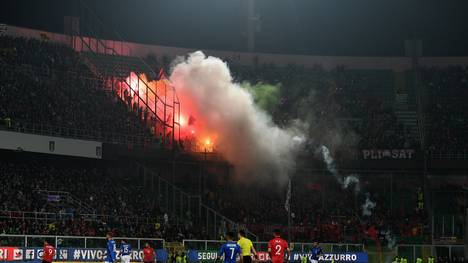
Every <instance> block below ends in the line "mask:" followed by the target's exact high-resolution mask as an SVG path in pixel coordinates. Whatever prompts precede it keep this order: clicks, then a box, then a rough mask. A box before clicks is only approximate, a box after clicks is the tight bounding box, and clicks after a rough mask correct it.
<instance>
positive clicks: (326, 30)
mask: <svg viewBox="0 0 468 263" xmlns="http://www.w3.org/2000/svg"><path fill="white" fill-rule="evenodd" d="M83 1H84V2H85V3H86V4H87V5H88V6H89V7H90V8H91V9H93V10H94V11H95V13H96V14H97V16H98V17H100V19H101V20H102V21H103V22H104V23H105V24H106V25H107V27H108V28H109V29H110V28H112V29H115V30H117V31H118V32H120V33H121V35H122V36H123V37H124V39H126V40H129V41H135V42H144V43H153V44H160V45H167V46H179V47H191V48H199V49H229V50H245V49H246V44H245V43H246V40H245V28H244V19H245V8H243V5H242V4H241V2H242V1H245V0H132V1H130V0H126V1H124V0H83ZM255 5H256V13H257V14H258V15H259V16H260V17H261V23H260V26H259V27H260V28H259V29H260V31H259V32H257V35H256V50H257V51H260V52H274V53H303V54H320V55H371V56H373V55H384V56H392V55H402V54H404V49H403V41H404V40H405V39H410V38H418V39H422V40H423V50H424V54H425V55H468V19H467V15H466V14H467V13H468V1H455V0H454V1H436V0H430V1H420V0H414V1H413V0H392V1H383V0H255ZM79 6H80V4H79V1H77V0H41V1H38V0H2V8H1V9H0V16H1V19H0V22H3V23H9V24H13V25H21V26H27V27H33V28H40V29H43V30H50V31H55V32H63V16H64V15H75V16H76V15H78V14H79V13H80V12H79V11H78V10H79Z"/></svg>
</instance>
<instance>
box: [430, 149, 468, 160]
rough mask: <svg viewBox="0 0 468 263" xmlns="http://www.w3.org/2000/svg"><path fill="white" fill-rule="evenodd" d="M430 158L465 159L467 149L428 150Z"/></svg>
mask: <svg viewBox="0 0 468 263" xmlns="http://www.w3.org/2000/svg"><path fill="white" fill-rule="evenodd" d="M430 156H431V159H436V160H467V159H468V150H460V151H454V152H436V151H432V152H430Z"/></svg>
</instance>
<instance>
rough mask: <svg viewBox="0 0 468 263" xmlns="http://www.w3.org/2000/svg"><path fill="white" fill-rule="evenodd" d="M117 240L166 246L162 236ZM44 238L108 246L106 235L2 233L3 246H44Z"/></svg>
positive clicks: (56, 243)
mask: <svg viewBox="0 0 468 263" xmlns="http://www.w3.org/2000/svg"><path fill="white" fill-rule="evenodd" d="M114 239H115V240H116V241H119V240H122V239H124V240H125V241H126V242H127V243H130V244H131V245H132V246H133V247H135V248H137V249H142V248H143V247H144V245H145V243H146V242H148V243H150V244H151V245H152V247H153V248H157V249H160V248H164V243H165V241H164V239H161V238H134V237H114ZM44 240H47V241H48V242H52V244H54V246H55V247H57V248H68V247H70V248H71V247H73V248H104V247H105V246H106V238H105V237H91V236H51V235H8V234H1V235H0V244H1V245H2V246H18V247H42V246H43V245H44Z"/></svg>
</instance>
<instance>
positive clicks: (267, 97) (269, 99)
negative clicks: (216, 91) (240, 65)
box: [242, 82, 281, 115]
mask: <svg viewBox="0 0 468 263" xmlns="http://www.w3.org/2000/svg"><path fill="white" fill-rule="evenodd" d="M242 87H243V88H245V89H246V90H247V91H248V92H249V93H250V94H252V96H253V98H254V102H255V104H257V106H258V107H260V108H261V109H263V110H264V111H266V112H268V113H269V114H270V115H273V114H274V113H275V111H276V110H277V108H278V105H279V103H280V89H281V86H280V85H279V84H277V85H271V84H265V83H261V82H260V83H257V84H255V85H252V84H250V83H248V82H244V83H242Z"/></svg>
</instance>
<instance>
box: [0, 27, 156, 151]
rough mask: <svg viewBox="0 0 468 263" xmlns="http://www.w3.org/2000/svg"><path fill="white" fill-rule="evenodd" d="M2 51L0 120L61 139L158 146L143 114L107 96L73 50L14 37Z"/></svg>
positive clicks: (0, 42)
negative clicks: (44, 132) (45, 132)
mask: <svg viewBox="0 0 468 263" xmlns="http://www.w3.org/2000/svg"><path fill="white" fill-rule="evenodd" d="M0 46H1V50H2V58H3V60H4V63H3V64H1V65H0V66H1V67H2V81H1V84H0V92H1V94H2V96H1V99H0V100H1V103H0V104H1V106H0V118H1V119H9V122H10V124H9V125H10V126H12V128H13V129H32V128H34V127H36V128H37V126H38V125H40V128H43V127H45V128H44V129H42V130H43V131H44V130H49V132H51V133H52V132H53V133H56V134H55V135H61V136H71V137H75V136H81V137H82V138H87V139H100V140H104V141H108V142H122V140H121V139H120V138H122V137H129V138H130V139H131V140H129V141H131V142H132V143H135V144H144V143H153V144H156V143H157V139H156V138H155V137H153V136H151V134H150V130H149V128H147V127H146V126H145V123H144V122H142V121H141V120H139V119H138V115H137V114H136V113H135V112H134V111H131V110H129V109H128V108H127V106H126V105H125V104H124V103H123V102H122V101H121V100H119V99H117V98H116V97H115V95H114V94H111V93H109V92H106V91H105V89H103V88H102V87H103V82H102V81H101V80H100V79H98V78H96V76H94V75H93V74H92V73H91V72H90V71H89V70H88V68H87V67H86V66H85V65H84V64H83V63H82V62H81V61H80V58H79V56H78V55H77V54H76V53H75V52H74V51H73V50H72V49H70V48H69V47H67V46H64V45H60V44H55V43H48V42H47V41H40V40H35V39H23V38H11V37H8V36H1V37H0ZM34 124H35V125H34ZM37 129H39V128H37Z"/></svg>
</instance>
